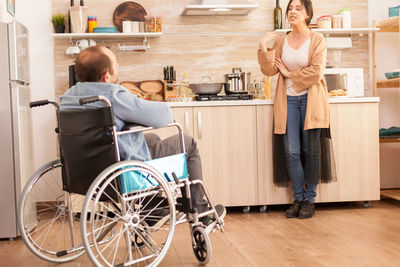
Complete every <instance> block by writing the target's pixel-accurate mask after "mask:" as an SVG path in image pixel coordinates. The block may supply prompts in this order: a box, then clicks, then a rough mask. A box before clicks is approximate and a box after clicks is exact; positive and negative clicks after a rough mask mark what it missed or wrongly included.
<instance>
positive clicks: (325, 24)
mask: <svg viewBox="0 0 400 267" xmlns="http://www.w3.org/2000/svg"><path fill="white" fill-rule="evenodd" d="M317 25H318V29H331V28H332V16H330V15H327V16H322V17H319V18H318V19H317Z"/></svg>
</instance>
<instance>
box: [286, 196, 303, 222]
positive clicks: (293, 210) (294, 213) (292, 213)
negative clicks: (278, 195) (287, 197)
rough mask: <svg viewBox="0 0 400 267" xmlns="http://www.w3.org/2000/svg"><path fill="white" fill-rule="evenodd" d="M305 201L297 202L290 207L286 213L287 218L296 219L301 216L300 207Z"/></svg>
mask: <svg viewBox="0 0 400 267" xmlns="http://www.w3.org/2000/svg"><path fill="white" fill-rule="evenodd" d="M302 203H303V201H300V200H297V199H296V200H295V201H294V202H293V204H292V206H290V208H289V209H288V210H287V211H286V218H296V217H298V216H299V211H300V207H301V205H302Z"/></svg>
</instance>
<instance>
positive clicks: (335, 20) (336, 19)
mask: <svg viewBox="0 0 400 267" xmlns="http://www.w3.org/2000/svg"><path fill="white" fill-rule="evenodd" d="M332 28H334V29H339V28H342V16H340V15H333V16H332Z"/></svg>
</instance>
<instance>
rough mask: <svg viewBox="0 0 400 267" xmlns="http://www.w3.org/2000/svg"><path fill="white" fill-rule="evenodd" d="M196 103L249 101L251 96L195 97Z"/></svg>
mask: <svg viewBox="0 0 400 267" xmlns="http://www.w3.org/2000/svg"><path fill="white" fill-rule="evenodd" d="M195 99H196V101H225V100H251V99H253V96H252V95H248V94H233V95H196V97H195Z"/></svg>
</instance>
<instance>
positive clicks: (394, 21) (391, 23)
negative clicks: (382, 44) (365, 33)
mask: <svg viewBox="0 0 400 267" xmlns="http://www.w3.org/2000/svg"><path fill="white" fill-rule="evenodd" d="M399 24H400V18H399V16H397V17H391V18H388V19H385V20H384V21H382V22H380V23H379V24H378V25H377V26H376V27H377V28H380V30H379V32H399Z"/></svg>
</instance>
